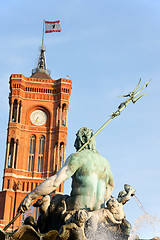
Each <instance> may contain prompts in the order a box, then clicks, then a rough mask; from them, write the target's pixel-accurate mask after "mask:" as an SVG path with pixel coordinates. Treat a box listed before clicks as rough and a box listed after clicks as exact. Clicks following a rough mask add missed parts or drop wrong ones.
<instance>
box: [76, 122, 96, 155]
mask: <svg viewBox="0 0 160 240" xmlns="http://www.w3.org/2000/svg"><path fill="white" fill-rule="evenodd" d="M92 136H93V130H91V129H89V128H87V127H82V128H80V129H79V131H78V132H77V134H76V140H75V143H74V147H75V148H76V150H77V151H78V150H79V149H80V148H81V147H82V146H83V145H84V144H85V143H86V142H88V140H89V139H90V138H91V137H92ZM84 149H90V150H92V151H94V152H97V150H96V141H95V138H93V139H92V141H91V142H89V143H88V144H87V145H86V146H85V148H84Z"/></svg>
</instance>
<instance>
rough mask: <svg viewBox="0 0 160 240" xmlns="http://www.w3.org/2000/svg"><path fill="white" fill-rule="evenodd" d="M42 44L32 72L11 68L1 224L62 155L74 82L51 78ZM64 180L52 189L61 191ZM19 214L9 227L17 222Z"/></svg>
mask: <svg viewBox="0 0 160 240" xmlns="http://www.w3.org/2000/svg"><path fill="white" fill-rule="evenodd" d="M44 53H45V50H44V47H43V45H42V49H41V53H40V57H39V61H38V65H37V68H36V69H35V70H34V71H32V76H31V77H25V76H23V75H21V74H12V75H11V77H10V93H9V105H10V113H9V122H8V134H7V144H6V159H5V166H4V175H3V187H2V192H0V203H1V204H0V227H1V228H3V227H4V226H5V225H6V224H8V223H9V222H10V221H11V220H12V219H13V217H14V216H15V214H16V211H17V208H18V206H19V204H20V202H21V201H22V199H23V198H24V197H25V195H26V194H27V193H28V192H30V191H31V190H33V189H34V188H35V187H36V186H37V185H38V184H40V183H41V182H42V181H44V180H45V179H46V178H47V177H49V176H51V175H53V174H55V173H56V172H57V171H58V170H59V169H60V168H61V166H62V165H63V164H64V161H65V153H66V141H67V120H68V107H69V97H70V94H71V89H72V82H71V80H69V79H64V78H60V79H58V80H52V79H51V77H50V74H49V72H48V71H47V69H46V63H45V55H44ZM63 189H64V184H62V185H61V186H60V187H59V188H58V189H57V191H56V192H62V193H63ZM21 219H22V216H21V217H19V218H18V219H17V220H16V221H15V222H14V224H13V225H12V226H11V227H10V229H9V230H10V231H11V230H14V229H17V228H18V227H19V226H20V225H21Z"/></svg>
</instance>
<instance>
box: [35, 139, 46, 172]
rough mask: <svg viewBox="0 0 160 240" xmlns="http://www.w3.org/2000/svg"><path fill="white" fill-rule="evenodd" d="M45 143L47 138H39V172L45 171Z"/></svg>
mask: <svg viewBox="0 0 160 240" xmlns="http://www.w3.org/2000/svg"><path fill="white" fill-rule="evenodd" d="M44 143H45V138H44V136H41V137H40V138H39V147H38V166H37V172H42V169H43V155H44Z"/></svg>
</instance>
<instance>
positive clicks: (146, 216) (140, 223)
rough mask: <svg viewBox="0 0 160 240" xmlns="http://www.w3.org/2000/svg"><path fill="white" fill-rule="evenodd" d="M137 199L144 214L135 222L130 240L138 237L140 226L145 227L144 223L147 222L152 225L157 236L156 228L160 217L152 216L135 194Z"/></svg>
mask: <svg viewBox="0 0 160 240" xmlns="http://www.w3.org/2000/svg"><path fill="white" fill-rule="evenodd" d="M134 198H135V200H136V201H137V202H138V205H139V206H140V208H141V210H142V211H143V213H144V215H142V216H140V217H139V218H138V219H137V220H136V221H135V223H134V225H133V228H132V233H131V236H130V238H129V240H134V239H135V237H136V233H137V231H138V230H139V229H140V228H142V227H143V228H144V224H147V225H149V226H151V228H152V231H153V233H154V236H156V235H157V234H156V229H155V224H156V223H158V224H160V219H159V218H158V217H156V216H152V215H150V214H148V213H147V212H146V210H145V209H144V207H143V205H142V203H141V201H140V200H139V199H138V198H137V197H136V196H134Z"/></svg>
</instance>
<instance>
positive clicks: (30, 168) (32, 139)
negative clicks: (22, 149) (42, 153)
mask: <svg viewBox="0 0 160 240" xmlns="http://www.w3.org/2000/svg"><path fill="white" fill-rule="evenodd" d="M35 143H36V137H35V136H34V135H33V136H31V137H30V143H29V157H28V171H29V172H32V171H33V166H34V154H35Z"/></svg>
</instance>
